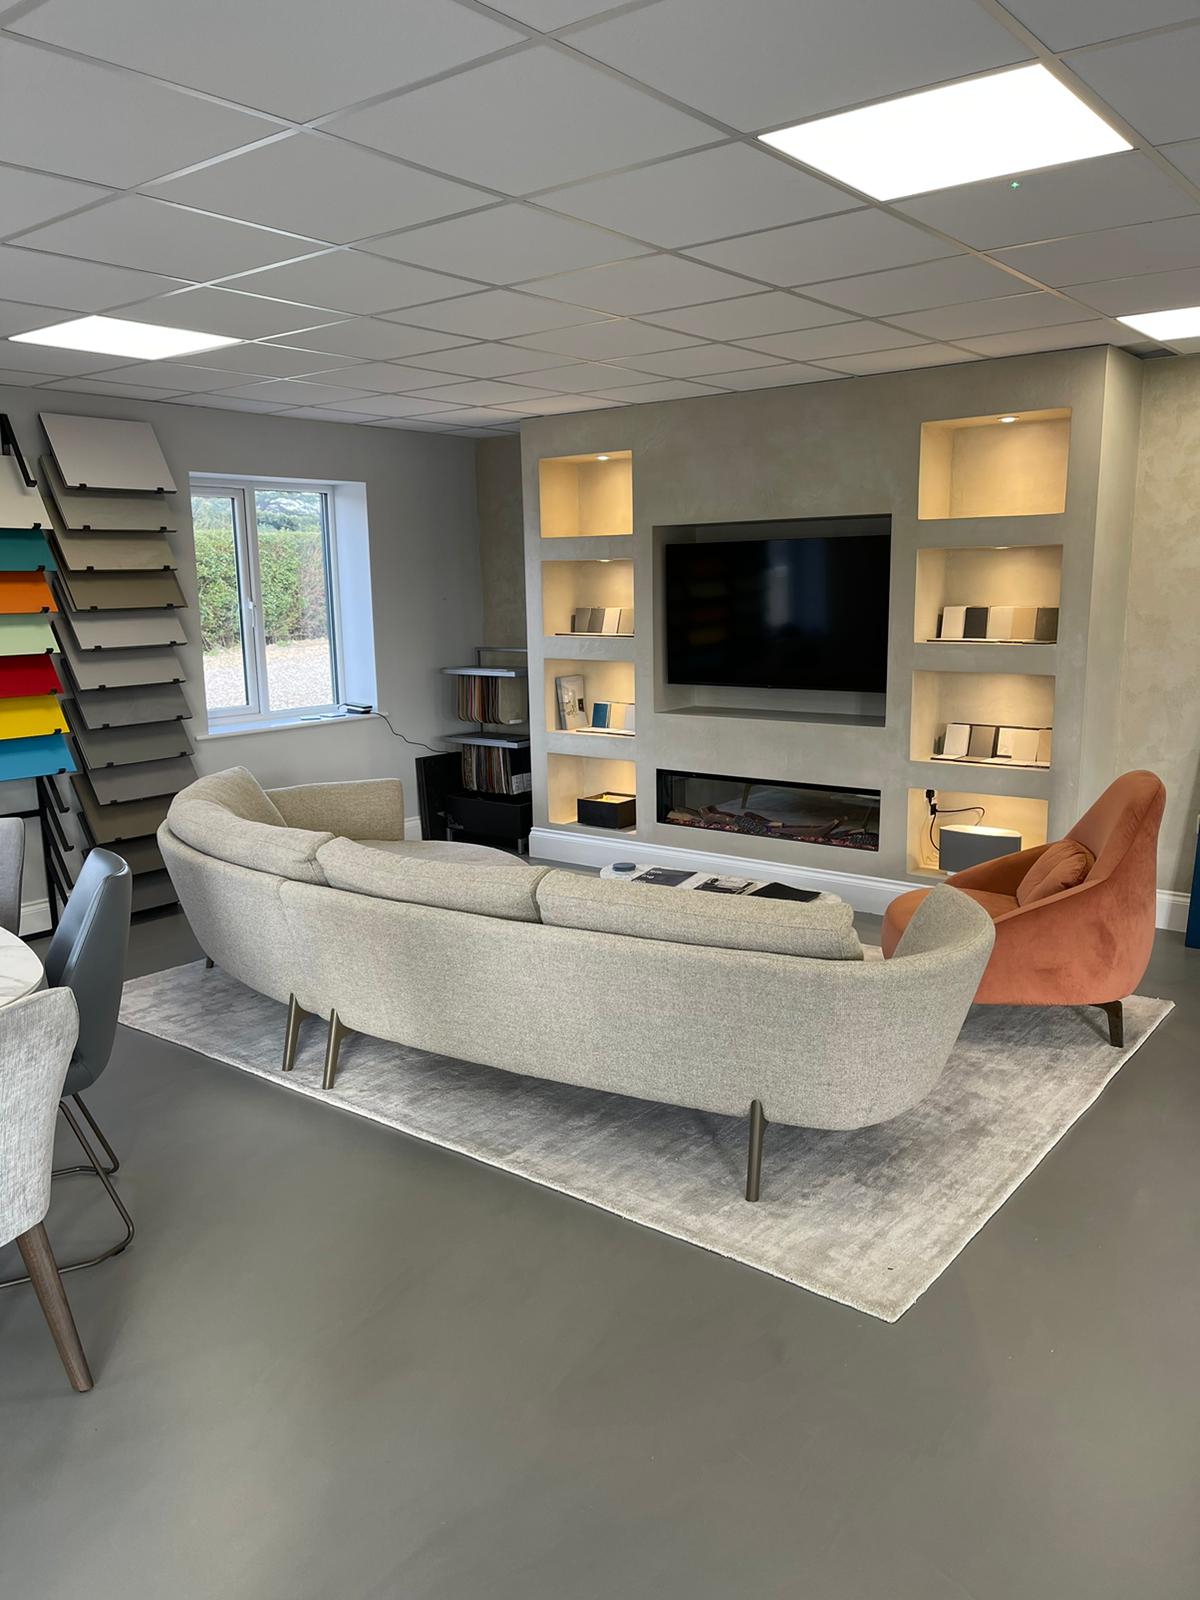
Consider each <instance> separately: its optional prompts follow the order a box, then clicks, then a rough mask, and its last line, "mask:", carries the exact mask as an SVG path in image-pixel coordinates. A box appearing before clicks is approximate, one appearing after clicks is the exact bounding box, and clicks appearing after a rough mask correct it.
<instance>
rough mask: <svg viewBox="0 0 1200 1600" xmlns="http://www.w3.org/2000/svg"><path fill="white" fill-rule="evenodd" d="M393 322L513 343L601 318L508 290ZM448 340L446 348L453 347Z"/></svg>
mask: <svg viewBox="0 0 1200 1600" xmlns="http://www.w3.org/2000/svg"><path fill="white" fill-rule="evenodd" d="M396 320H397V321H398V322H399V321H403V322H407V323H410V324H411V325H412V326H414V327H418V328H433V329H442V330H444V331H445V332H446V333H462V334H466V335H468V336H470V337H473V338H476V339H512V338H515V337H516V335H518V334H525V333H540V332H541V331H542V330H543V329H546V328H567V327H571V326H573V325H574V324H575V323H577V322H599V321H602V320H603V314H602V313H601V312H598V311H588V310H586V309H585V308H584V307H583V306H564V305H559V304H558V303H557V302H556V301H553V300H542V299H539V298H538V297H537V296H536V295H533V294H516V293H514V292H513V290H511V289H488V290H486V291H485V292H484V293H482V294H472V295H460V296H456V297H455V298H454V299H453V300H441V301H439V302H438V303H437V304H436V305H428V306H420V307H417V308H416V309H414V310H412V311H403V312H400V313H399V314H398V315H397V317H396ZM453 342H454V341H453V340H452V339H447V341H446V343H447V344H452V343H453Z"/></svg>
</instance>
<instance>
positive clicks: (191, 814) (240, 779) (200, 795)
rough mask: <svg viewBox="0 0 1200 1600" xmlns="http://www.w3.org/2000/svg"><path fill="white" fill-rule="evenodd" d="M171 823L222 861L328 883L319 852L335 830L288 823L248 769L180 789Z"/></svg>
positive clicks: (189, 840) (180, 835) (296, 879)
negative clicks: (329, 831)
mask: <svg viewBox="0 0 1200 1600" xmlns="http://www.w3.org/2000/svg"><path fill="white" fill-rule="evenodd" d="M256 790H257V794H256V793H255V791H256ZM259 796H261V801H260V799H259ZM263 802H265V804H264V803H263ZM247 812H250V813H253V814H252V815H249V816H248V815H246V813H247ZM272 813H274V816H273V817H272ZM167 826H168V827H169V828H170V830H171V832H172V833H173V834H174V835H175V837H176V838H177V839H181V840H182V841H183V843H184V844H186V845H190V846H191V848H192V849H193V850H199V851H200V853H201V854H202V855H206V856H214V857H215V858H216V859H217V860H218V861H228V862H231V863H232V864H233V865H234V866H238V867H249V868H250V869H251V870H252V871H254V872H268V873H272V874H274V875H275V876H276V877H279V878H290V879H292V880H293V881H294V882H296V883H324V882H325V875H324V873H323V872H322V871H321V868H320V866H319V865H318V863H317V851H318V849H319V848H320V847H321V845H323V844H326V843H328V841H329V840H331V839H332V838H333V834H332V833H316V832H313V831H310V830H309V829H307V828H289V827H286V826H285V825H284V822H283V818H282V817H281V816H280V814H279V812H278V810H277V809H276V807H275V806H274V805H273V804H272V803H271V801H270V799H269V798H268V797H267V796H266V795H265V794H263V792H262V790H261V789H259V787H258V785H257V783H256V782H255V780H254V779H253V778H252V777H251V775H250V774H249V773H248V772H246V771H245V769H244V768H240V767H235V768H233V769H232V770H231V771H229V772H216V773H213V774H211V776H209V777H206V778H197V780H196V782H195V783H192V784H189V785H188V787H187V788H186V789H181V790H180V792H179V793H178V794H177V795H176V796H175V798H174V799H173V800H172V801H171V805H170V808H169V810H168V811H167Z"/></svg>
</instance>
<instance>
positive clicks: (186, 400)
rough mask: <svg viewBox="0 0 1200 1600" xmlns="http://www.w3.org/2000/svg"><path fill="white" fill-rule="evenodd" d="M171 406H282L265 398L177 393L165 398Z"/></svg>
mask: <svg viewBox="0 0 1200 1600" xmlns="http://www.w3.org/2000/svg"><path fill="white" fill-rule="evenodd" d="M166 404H167V405H171V406H207V407H209V408H210V410H213V411H258V412H263V413H268V412H279V411H281V410H282V409H283V407H281V406H278V405H271V404H269V403H268V402H267V401H265V400H239V399H237V398H236V397H234V396H232V395H227V394H177V395H174V396H172V397H171V399H169V400H167V402H166Z"/></svg>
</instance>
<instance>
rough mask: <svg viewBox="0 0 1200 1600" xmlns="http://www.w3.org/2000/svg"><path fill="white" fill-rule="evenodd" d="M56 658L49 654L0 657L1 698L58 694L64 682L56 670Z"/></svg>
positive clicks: (9, 698)
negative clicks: (60, 680)
mask: <svg viewBox="0 0 1200 1600" xmlns="http://www.w3.org/2000/svg"><path fill="white" fill-rule="evenodd" d="M54 659H55V658H54V657H53V656H48V655H41V656H4V657H2V658H0V700H11V699H15V698H17V697H18V696H25V695H32V694H58V693H59V691H60V690H61V689H62V684H61V683H60V682H59V679H58V673H57V672H56V671H55V670H54Z"/></svg>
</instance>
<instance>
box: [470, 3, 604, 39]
mask: <svg viewBox="0 0 1200 1600" xmlns="http://www.w3.org/2000/svg"><path fill="white" fill-rule="evenodd" d="M492 9H493V11H503V13H504V15H505V16H506V17H515V18H516V20H517V21H518V22H525V23H528V25H529V26H530V27H531V28H540V29H541V31H542V32H543V33H551V32H553V30H554V29H555V28H566V27H569V26H570V24H571V23H573V22H582V21H583V20H584V18H585V17H594V16H597V15H598V14H599V13H600V12H601V11H608V10H611V3H610V0H503V4H502V5H494V6H493V7H492Z"/></svg>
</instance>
